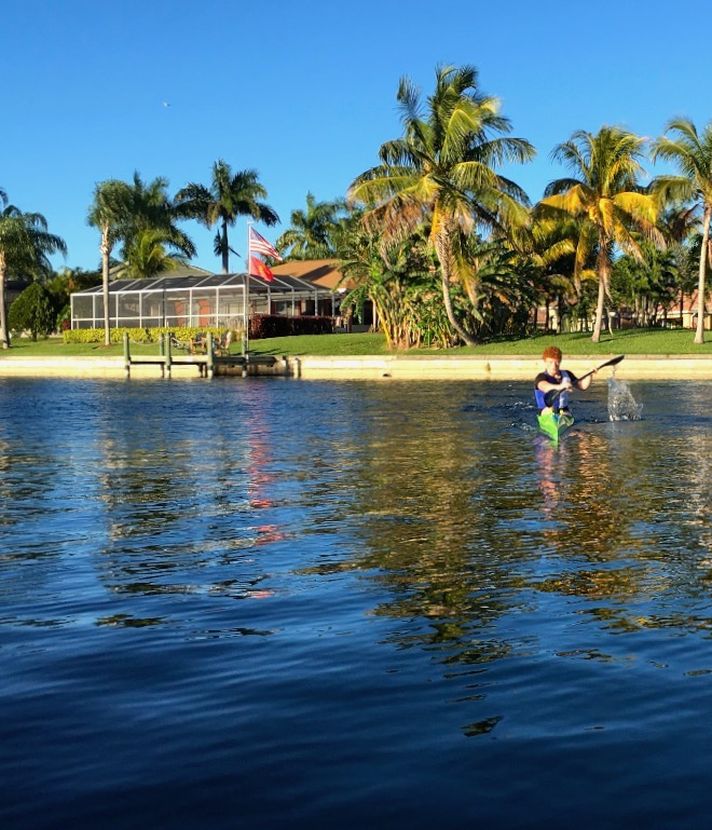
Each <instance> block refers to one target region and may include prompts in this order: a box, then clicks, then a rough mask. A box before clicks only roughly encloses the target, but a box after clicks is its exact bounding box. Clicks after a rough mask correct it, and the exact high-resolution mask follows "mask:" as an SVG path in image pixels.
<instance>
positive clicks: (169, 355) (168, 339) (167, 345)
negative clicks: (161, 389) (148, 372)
mask: <svg viewBox="0 0 712 830" xmlns="http://www.w3.org/2000/svg"><path fill="white" fill-rule="evenodd" d="M163 338H164V339H163V342H164V343H165V347H164V350H162V351H164V354H165V358H166V364H165V365H166V372H168V377H170V376H171V366H172V364H173V352H172V351H171V333H170V332H169V331H167V332H165V333H164V335H163Z"/></svg>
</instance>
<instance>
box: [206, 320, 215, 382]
mask: <svg viewBox="0 0 712 830" xmlns="http://www.w3.org/2000/svg"><path fill="white" fill-rule="evenodd" d="M207 347H208V348H207V357H208V361H207V365H206V367H205V369H206V375H207V377H209V378H211V377H212V376H213V375H214V373H215V351H214V350H215V344H214V343H213V333H212V332H210V331H209V332H208V337H207Z"/></svg>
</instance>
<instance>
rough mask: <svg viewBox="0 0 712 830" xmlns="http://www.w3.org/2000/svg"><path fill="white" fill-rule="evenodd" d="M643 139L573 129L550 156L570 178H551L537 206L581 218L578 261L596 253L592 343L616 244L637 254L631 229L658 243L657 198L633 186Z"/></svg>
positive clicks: (616, 130)
mask: <svg viewBox="0 0 712 830" xmlns="http://www.w3.org/2000/svg"><path fill="white" fill-rule="evenodd" d="M643 144H644V139H642V138H640V137H639V136H636V135H633V134H632V133H629V132H626V131H625V130H621V129H619V128H618V127H602V128H601V129H600V130H599V132H598V133H597V134H596V135H593V134H592V133H589V132H586V131H585V130H577V131H576V132H575V133H573V135H572V136H571V138H570V139H569V140H568V141H566V142H564V143H563V144H559V145H558V146H557V147H556V148H555V149H554V151H553V153H552V158H554V159H556V160H558V161H561V162H564V163H565V164H567V165H568V166H569V167H570V168H571V169H572V171H573V172H574V175H575V177H574V178H564V179H557V180H556V181H553V182H551V183H550V184H549V185H548V186H547V188H546V190H545V192H544V196H545V198H544V199H542V201H541V205H544V206H545V208H544V212H546V208H553V209H555V210H556V211H559V212H563V213H564V214H566V215H568V216H573V217H575V218H577V219H581V220H582V222H581V228H580V237H579V243H578V248H579V250H577V262H579V263H583V261H584V259H585V256H584V254H585V252H586V251H587V250H588V251H592V250H595V252H596V274H597V277H598V299H597V303H596V320H595V324H594V328H593V336H592V338H591V339H592V341H593V342H594V343H598V342H599V340H600V339H601V324H602V320H603V304H604V300H605V298H606V297H607V296H608V297H610V288H609V284H610V276H611V268H612V257H613V250H614V247H615V246H616V245H617V246H619V247H620V248H621V249H623V250H624V251H626V252H628V253H631V254H632V255H633V256H635V257H637V258H639V259H640V258H642V252H641V249H640V245H639V243H638V241H637V240H636V238H635V232H636V231H638V232H642V233H643V234H645V235H647V236H648V237H650V238H651V239H653V240H655V241H660V242H661V241H662V236H661V234H660V232H659V231H658V230H657V229H656V227H655V221H656V218H657V200H656V199H655V198H654V197H653V196H651V195H649V194H647V193H645V192H644V191H643V188H642V187H641V186H640V185H639V184H638V176H639V175H640V174H641V172H642V167H641V165H640V161H639V159H640V158H641V156H642V147H643Z"/></svg>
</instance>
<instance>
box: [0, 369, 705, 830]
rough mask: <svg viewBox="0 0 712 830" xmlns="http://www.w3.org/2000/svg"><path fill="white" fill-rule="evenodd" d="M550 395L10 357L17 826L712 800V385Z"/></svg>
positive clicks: (8, 524)
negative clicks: (622, 416)
mask: <svg viewBox="0 0 712 830" xmlns="http://www.w3.org/2000/svg"><path fill="white" fill-rule="evenodd" d="M530 386H531V384H523V383H522V384H479V383H472V384H470V383H457V384H449V383H443V384H438V383H422V384H418V383H396V382H391V381H389V382H383V383H338V382H330V383H318V382H298V381H293V380H284V381H283V380H260V379H248V380H245V381H243V380H227V379H224V380H223V379H216V380H214V381H212V382H208V381H198V380H196V381H180V382H171V381H165V382H155V383H154V382H136V381H132V382H126V383H123V382H98V381H97V382H91V381H76V382H72V381H59V380H58V381H53V380H47V381H38V380H32V381H30V380H26V381H25V380H14V379H13V380H3V381H0V451H1V452H0V466H1V470H0V498H1V499H2V501H1V502H0V505H1V507H0V522H1V529H2V546H1V548H0V711H1V712H2V719H0V827H2V828H3V830H6V829H7V828H30V827H31V828H33V830H34V828H67V827H71V828H96V827H102V828H137V827H161V828H163V827H188V828H193V827H208V826H209V827H211V828H213V827H215V828H223V827H224V828H233V827H248V828H253V827H260V828H263V827H286V826H290V827H305V828H307V827H308V828H313V827H334V826H339V827H346V828H361V827H365V826H369V827H370V826H383V827H386V826H394V827H395V826H398V827H408V828H421V827H422V828H432V827H434V826H436V827H472V826H478V825H485V826H486V825H489V826H493V827H507V828H510V827H522V828H525V827H532V828H534V827H537V828H538V827H547V828H559V827H560V828H565V827H566V828H568V827H570V826H571V824H572V823H573V822H575V823H576V825H577V826H579V827H583V828H601V827H629V826H648V827H665V828H671V827H698V826H699V825H700V823H702V824H703V823H704V820H705V819H704V816H705V814H706V812H707V810H708V809H709V808H710V807H712V794H711V793H710V788H709V785H708V779H709V770H708V766H709V764H708V758H707V750H708V747H709V742H710V738H711V737H712V735H711V734H710V733H711V732H712V727H710V718H709V714H710V709H711V704H712V650H711V649H710V635H711V633H712V530H710V527H711V524H710V510H711V505H712V492H711V490H712V476H711V475H710V473H711V472H712V470H711V469H710V468H711V467H712V461H711V460H710V459H712V430H711V429H710V427H711V426H712V414H711V413H712V385H710V384H705V383H684V384H683V383H677V384H676V383H671V384H670V383H668V384H633V385H632V389H633V392H634V394H635V398H636V400H637V401H640V402H641V403H643V405H644V406H645V419H644V420H642V421H629V422H625V421H624V422H613V423H611V422H608V421H607V420H605V419H606V414H607V412H606V409H607V389H606V386H605V384H603V383H594V385H593V386H592V387H591V389H590V390H588V392H586V393H582V394H579V395H577V396H576V401H575V404H576V415H577V424H576V425H575V426H574V428H573V429H572V430H571V431H570V432H569V433H568V434H567V436H566V437H565V438H564V440H563V441H562V443H561V445H560V446H559V447H558V448H556V447H553V446H552V445H551V443H550V442H548V441H547V440H546V439H544V438H542V437H540V436H538V435H537V434H536V432H535V431H534V429H533V425H534V422H535V413H534V410H533V408H532V406H531V403H530V398H531V389H530ZM681 401H684V406H681V405H680V402H681Z"/></svg>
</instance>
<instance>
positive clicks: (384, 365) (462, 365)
mask: <svg viewBox="0 0 712 830" xmlns="http://www.w3.org/2000/svg"><path fill="white" fill-rule="evenodd" d="M613 356H614V355H612V354H611V355H608V356H607V355H589V356H581V355H576V356H572V357H571V358H568V359H565V363H564V368H567V369H571V371H572V372H574V373H575V374H583V373H584V372H587V371H589V370H590V369H591V368H592V367H594V366H599V365H600V364H601V363H603V362H604V361H605V360H607V359H609V358H610V357H613ZM283 365H284V364H283V363H282V362H281V361H279V367H278V368H277V369H275V368H273V367H269V366H260V365H255V366H253V367H251V374H256V375H260V376H277V375H282V376H284V372H283V370H282V367H283ZM287 365H288V366H289V372H290V375H288V377H291V378H293V379H302V380H326V379H333V380H384V381H385V380H473V381H475V380H477V381H482V380H492V381H515V380H532V379H533V378H534V376H535V375H536V374H537V372H539V371H540V370H541V366H542V361H541V358H540V357H539V356H535V355H532V356H526V355H523V356H520V355H517V356H510V355H506V356H504V355H502V356H497V355H487V356H483V357H473V356H467V357H454V356H447V355H443V356H438V355H422V356H410V355H354V356H338V357H337V356H333V357H320V356H309V355H305V356H302V357H290V358H288V360H287ZM172 369H173V377H175V378H185V379H191V378H195V379H199V374H198V372H197V370H196V366H195V364H192V365H181V364H180V363H174V364H173V366H172ZM612 371H613V370H612V369H604V370H602V375H601V376H602V377H607V376H608V375H609V374H610V373H611V372H612ZM615 373H616V377H617V378H619V379H620V380H670V379H671V378H672V379H675V380H712V355H631V356H626V359H625V360H624V361H623V362H622V363H620V364H619V365H618V366H616V367H615ZM216 374H232V375H234V374H238V373H236V372H227V371H226V372H220V371H218V372H216ZM0 377H66V378H87V379H91V378H97V379H100V378H125V377H126V369H125V363H124V358H123V357H121V356H116V357H83V356H82V357H46V356H45V357H3V358H1V359H0ZM160 377H161V372H160V369H159V368H158V367H157V366H151V365H140V364H137V365H132V366H131V378H132V379H142V378H153V379H158V378H160Z"/></svg>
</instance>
